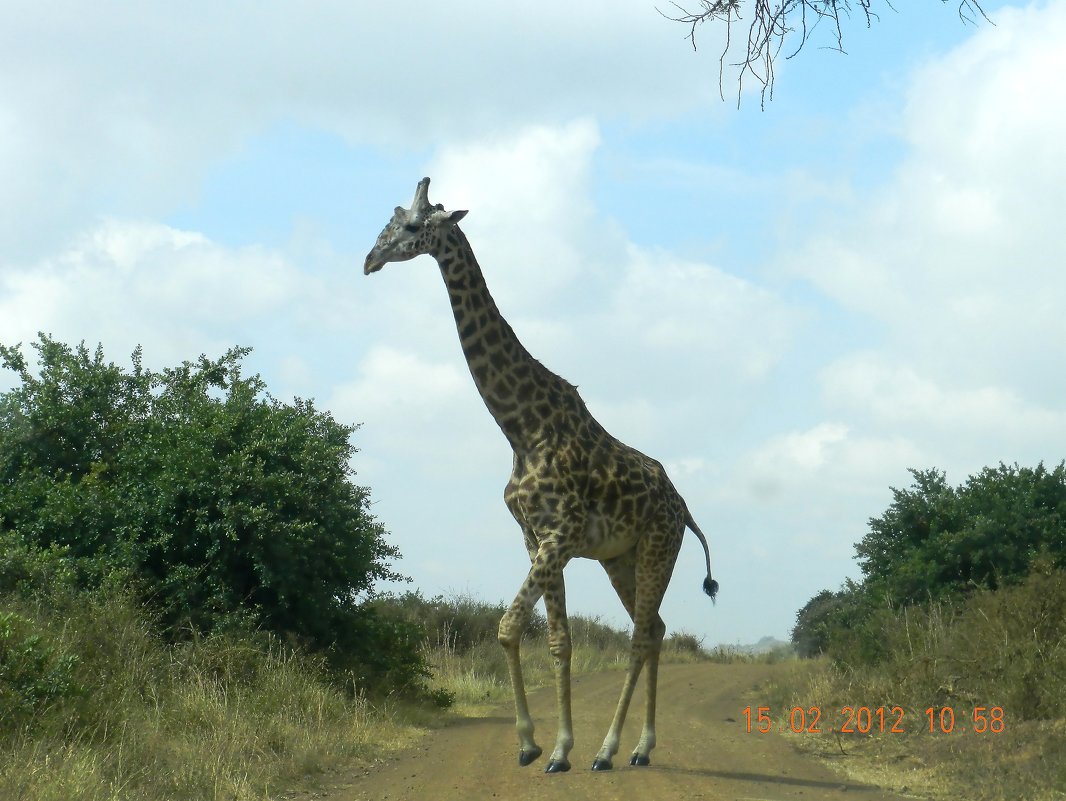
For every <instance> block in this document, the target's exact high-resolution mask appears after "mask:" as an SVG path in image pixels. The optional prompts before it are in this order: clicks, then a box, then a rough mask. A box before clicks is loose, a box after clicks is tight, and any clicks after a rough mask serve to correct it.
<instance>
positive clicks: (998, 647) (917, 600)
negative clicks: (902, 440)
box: [768, 464, 1066, 800]
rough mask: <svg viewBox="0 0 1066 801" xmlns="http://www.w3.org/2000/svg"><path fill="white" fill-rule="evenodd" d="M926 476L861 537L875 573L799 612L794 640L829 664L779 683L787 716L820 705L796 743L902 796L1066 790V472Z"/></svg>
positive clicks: (802, 715)
mask: <svg viewBox="0 0 1066 801" xmlns="http://www.w3.org/2000/svg"><path fill="white" fill-rule="evenodd" d="M913 475H914V484H913V486H912V487H911V488H909V489H907V490H896V491H895V498H894V502H893V503H892V505H891V506H890V507H889V509H888V510H886V512H885V513H884V514H883V515H882V516H880V517H877V518H874V519H873V520H871V521H870V530H869V532H868V534H867V535H866V537H865V538H864V539H863V540H862V541H861V542H860V543H859V544H858V545H857V546H856V550H857V552H858V557H859V564H860V566H861V568H862V571H863V580H862V581H861V582H858V583H855V582H850V583H848V584H846V585H845V586H844V587H843V588H842V589H841V590H839V591H837V592H832V591H823V592H821V593H819V594H818V595H816V596H815V597H814V598H812V599H811V601H810V602H808V604H807V605H806V606H805V607H804V608H803V609H802V610H800V612H799V613H798V615H797V623H796V627H795V629H794V631H793V641H794V643H795V644H796V646H797V648H798V650H799V651H800V652H801V653H802V654H804V655H807V656H812V657H817V658H816V659H813V660H810V661H808V662H806V663H797V664H796V665H794V666H792V667H791V671H790V673H789V675H788V676H784V677H782V679H781V680H779V681H777V682H775V686H774V687H772V688H768V689H769V691H770V693H771V697H772V698H774V699H775V700H774V708H775V710H778V711H780V712H781V713H782V714H781V715H780V718H779V720H778V725H779V726H780V729H781V730H783V731H791V730H792V728H793V726H795V728H799V729H802V728H803V727H804V724H805V723H806V725H807V726H810V725H811V724H812V722H813V717H814V715H813V714H812V712H811V710H812V709H813V710H817V711H819V712H820V713H821V715H822V717H821V721H820V726H819V728H821V729H822V730H823V733H822V734H821V735H815V734H811V733H809V732H802V733H796V734H795V735H794V741H795V742H796V743H797V745H799V746H800V747H802V748H809V749H812V750H815V751H818V752H820V753H821V754H822V755H823V756H824V757H825V758H826V759H827V760H829V761H831V762H833V763H835V764H837V765H839V766H840V767H841V768H842V769H844V770H846V771H848V772H850V773H851V774H852V775H854V776H855V777H857V778H863V779H866V780H868V781H872V782H877V783H879V784H883V785H888V786H895V787H896V788H897V789H899V790H903V789H904V788H906V790H907V791H908V792H911V793H916V794H919V795H925V796H928V797H933V798H943V799H948V798H960V797H966V798H973V799H1015V798H1026V799H1034V800H1035V799H1054V798H1058V799H1061V798H1063V797H1064V796H1066V469H1064V467H1063V465H1061V464H1060V465H1059V466H1058V467H1057V468H1055V469H1053V470H1047V469H1046V468H1044V466H1043V465H1040V466H1038V467H1036V468H1022V467H1018V466H1010V467H1008V466H1005V465H1000V466H999V467H998V468H987V469H985V470H983V471H981V472H980V473H979V474H977V475H975V476H972V477H970V479H969V480H968V481H967V482H965V483H964V484H963V485H961V486H959V487H950V486H949V485H948V484H947V482H946V480H945V477H944V475H943V474H942V473H939V472H937V471H924V472H922V471H915V472H914V474H913ZM844 707H849V708H851V709H852V710H855V711H853V712H849V713H845V714H841V710H842V709H844ZM795 708H798V709H799V710H800V711H799V712H795V713H791V717H792V719H791V720H790V719H789V717H790V714H789V711H790V710H792V709H795ZM861 708H865V709H867V710H870V713H871V714H870V715H867V714H866V713H865V712H864V713H861V715H862V717H861V718H860V717H859V715H860V713H859V711H858V710H860V709H861ZM879 709H881V710H884V711H885V712H884V715H885V717H884V721H885V723H884V726H883V728H884V731H883V732H882V731H881V729H882V724H881V722H880V719H879V717H878V713H877V710H879ZM901 716H902V718H901ZM897 721H898V723H897ZM893 727H895V729H896V731H893ZM842 729H845V731H842ZM846 729H852V730H853V731H852V732H849V731H846ZM901 730H902V732H903V733H899V732H900V731H901ZM977 730H982V731H977Z"/></svg>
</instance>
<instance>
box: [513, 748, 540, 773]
mask: <svg viewBox="0 0 1066 801" xmlns="http://www.w3.org/2000/svg"><path fill="white" fill-rule="evenodd" d="M543 753H544V749H542V748H538V747H537V746H534V747H533V749H532V750H531V751H519V752H518V764H519V765H521V766H522V767H523V768H524V767H525V766H526V765H528V764H530V763H531V762H534V761H535V760H536V759H537V757H539V756H540V755H541V754H543Z"/></svg>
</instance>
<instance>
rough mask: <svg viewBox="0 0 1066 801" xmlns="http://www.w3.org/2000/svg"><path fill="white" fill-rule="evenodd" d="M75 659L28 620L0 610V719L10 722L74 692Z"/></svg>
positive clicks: (75, 690) (28, 716) (76, 688)
mask: <svg viewBox="0 0 1066 801" xmlns="http://www.w3.org/2000/svg"><path fill="white" fill-rule="evenodd" d="M77 663H78V658H77V656H75V655H74V654H70V653H64V652H63V651H62V649H60V648H57V647H56V645H54V644H52V643H50V642H49V641H48V639H47V638H46V637H45V636H44V635H43V634H42V633H41V632H38V631H37V630H36V628H35V626H34V623H33V621H32V620H29V619H28V618H25V617H22V616H21V615H18V614H15V613H13V612H3V611H0V720H2V721H4V722H5V724H6V725H7V726H11V725H12V724H17V723H19V722H22V721H26V720H27V719H28V718H30V717H32V716H33V715H34V714H36V713H39V712H40V711H41V710H42V709H43V708H45V707H47V706H48V705H49V704H50V703H52V702H54V701H56V700H57V699H61V698H65V697H67V696H71V695H76V694H77V693H78V692H80V687H79V686H78V685H77V683H76V682H75V681H74V675H73V674H74V668H75V666H76V665H77Z"/></svg>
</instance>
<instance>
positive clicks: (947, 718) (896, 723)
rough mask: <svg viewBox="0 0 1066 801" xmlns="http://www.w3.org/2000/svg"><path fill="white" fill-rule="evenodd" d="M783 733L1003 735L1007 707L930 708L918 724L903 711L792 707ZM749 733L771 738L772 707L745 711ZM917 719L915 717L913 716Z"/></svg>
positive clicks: (787, 711)
mask: <svg viewBox="0 0 1066 801" xmlns="http://www.w3.org/2000/svg"><path fill="white" fill-rule="evenodd" d="M785 711H786V716H785V717H786V722H785V723H784V724H782V725H783V730H786V731H791V732H793V733H794V734H819V733H821V732H823V731H824V732H840V733H842V734H905V733H907V732H908V731H922V732H926V733H928V734H962V733H972V734H1002V733H1003V730H1004V729H1005V728H1006V725H1007V720H1006V716H1005V715H1004V713H1003V707H999V706H975V707H971V708H967V709H959V710H958V711H956V710H955V709H954V708H953V707H950V706H940V707H933V706H931V707H928V708H927V709H926V710H925V712H924V714H922V715H919V716H918V722H917V723H914V721H913V720H911V719H908V716H907V714H906V712H905V711H904V709H903V707H899V706H892V707H885V706H876V707H869V706H845V707H841V708H840V709H839V710H836V711H835V712H829V713H825V714H823V712H822V709H821V707H817V706H810V707H801V706H794V707H790V708H789V709H787V710H785ZM741 714H742V715H743V716H744V720H745V722H746V725H747V731H748V732H749V733H752V732H755V733H758V734H768V733H769V732H771V731H773V729H774V720H773V717H772V715H771V709H770V707H768V706H756V707H751V706H747V707H744V709H743V710H741ZM911 717H913V715H912V716H911Z"/></svg>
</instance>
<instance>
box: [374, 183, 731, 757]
mask: <svg viewBox="0 0 1066 801" xmlns="http://www.w3.org/2000/svg"><path fill="white" fill-rule="evenodd" d="M465 216H466V211H453V212H448V211H445V210H444V207H443V206H440V205H432V204H430V202H429V178H423V179H422V180H421V181H419V183H418V187H417V189H416V190H415V196H414V200H413V201H412V203H411V208H409V209H405V208H403V207H402V206H398V207H397V208H396V210H395V213H394V214H393V217H392V219H391V220H390V221H389V222H388V224H387V225H386V226H385V228H384V229H383V230H382V232H381V234H380V235H379V236H378V239H377V242H376V243H375V244H374V247H373V249H372V250H371V251H370V253H368V254H367V257H366V261H365V262H364V265H363V271H364V273H366V274H367V275H369V274H370V273H373V272H377V271H378V270H380V269H381V268H382V267H384V266H385V265H386V264H388V263H389V262H398V261H407V260H409V259H412V258H415V257H416V256H420V255H423V254H428V255H430V256H432V257H433V258H434V259H435V260H436V262H437V265H438V267H439V268H440V272H441V276H442V277H443V278H444V284H445V286H446V287H447V290H448V297H449V300H450V301H451V307H452V313H453V315H454V317H455V324H456V329H457V330H458V332H459V342H460V345H461V346H462V349H463V354H464V355H465V357H466V361H467V365H468V366H469V368H470V374H471V376H472V377H473V379H474V384H475V385H476V386H477V389H478V392H479V393H480V394H481V397H482V399H483V400H484V401H485V405H486V406H487V407H488V410H489V413H490V414H491V415H492V416H493V419H495V420H496V423H497V425H499V427H500V429H501V431H503V435H504V436H505V437H506V438H507V441H508V442H509V443H510V445H511V449H512V451H513V452H514V456H513V465H512V470H511V478H510V480H509V481H508V482H507V486H506V488H505V489H504V503H506V504H507V508H508V509H509V510H510V512H511V514H512V515H513V516H514V518H515V520H516V521H517V522H518V525H519V526H520V527H521V529H522V536H523V538H524V541H525V546H526V551H527V553H528V554H529V560H530V568H529V572H528V573H527V574H526V577H525V580H524V581H523V582H522V585H521V587H520V588H519V590H518V593H517V595H516V596H515V599H514V601H513V602H512V603H511V605H510V607H509V608H508V609H507V611H506V613H505V614H504V616H503V619H502V620H501V621H500V629H499V640H500V644H501V645H502V646H503V648H504V651H505V653H506V655H507V665H508V670H509V672H510V675H511V686H512V689H513V690H514V701H515V725H516V729H517V731H518V744H519V752H518V762H519V764H520V765H528V764H530V763H531V762H533V761H534V760H536V759H537V758H538V757H539V756H540V755H541V753H542V749H541V748H540V746H538V745H537V743H536V741H535V740H534V737H533V719H532V717H531V716H530V714H529V706H528V704H527V702H526V692H525V684H524V682H523V677H522V666H521V661H520V659H519V645H520V642H521V639H522V631H523V627H524V624H525V621H526V619H527V618H528V616H529V615H530V613H531V612H532V611H533V607H534V605H535V604H536V603H537V601H539V600H540V599H541V598H543V599H544V606H545V610H546V612H547V621H548V648H549V650H550V651H551V654H552V657H553V659H554V663H555V679H556V693H557V702H558V710H559V725H558V733H557V736H556V742H555V748H554V750H553V751H552V753H551V756H550V758H549V760H548V766H547V772H549V773H557V772H565V771H567V770H569V769H570V761H569V754H570V750H571V748H572V747H573V744H574V735H573V721H572V716H571V708H570V655H571V642H570V627H569V624H568V622H567V617H566V596H565V586H564V584H563V568H564V567H565V566H566V564H567V562H569V561H570V560H571V559H574V558H578V557H583V558H588V559H596V560H597V561H599V562H600V564H602V565H603V568H604V570H606V572H607V576H608V577H609V579H610V581H611V584H612V585H613V587H614V589H615V591H616V592H617V593H618V597H619V599H621V601H622V605H623V606H624V607H625V609H626V612H627V613H628V614H629V617H630V618H631V619H632V621H633V636H632V642H631V645H630V659H629V665H628V670H627V671H626V676H625V680H624V682H623V686H622V693H621V696H620V697H619V699H618V705H617V707H616V709H615V714H614V718H613V720H612V721H611V725H610V728H609V729H608V731H607V736H606V738H605V739H604V742H603V746H602V747H601V748H600V750H599V752H598V753H597V755H596V758H595V760H594V762H593V766H592V767H593V770H608V769H610V768H611V767H612V760H613V757H614V755H615V754H616V753H617V752H618V746H619V741H620V738H621V732H622V725H623V724H624V723H625V718H626V713H627V712H628V710H629V703H630V700H631V699H632V696H633V690H634V688H635V686H636V682H637V679H638V678H639V676H640V673H641V672H642V671H644V672H645V675H646V681H647V704H646V708H645V716H644V728H643V729H642V731H641V735H640V739H639V740H638V742H637V745H636V748H634V750H633V754H632V757H631V759H630V764H631V765H648V764H650V757H649V755H650V753H651V750H652V749H653V748H654V747H655V704H656V685H657V680H658V668H659V653H660V650H661V647H662V642H663V637H664V635H665V633H666V626H665V624H664V623H663V621H662V618H660V617H659V606H660V604H661V603H662V599H663V594H664V593H665V592H666V587H667V584H669V582H670V577H671V575H672V574H673V569H674V563H675V562H676V560H677V554H678V551H679V550H680V548H681V541H682V539H683V538H684V533H685V529H686V528H688V529H691V530H692V532H693V533H694V534H695V535H696V537H697V538H698V539H699V541H700V543H701V544H702V545H703V552H704V555H705V557H706V562H707V577H706V579H704V582H703V589H704V592H706V593H707V594H708V595H709V596H710V597H711V599H712V600H713V599H714V597H715V594H716V593H717V592H718V582H717V581H715V580H714V579H713V578H712V577H711V554H710V549H709V548H708V546H707V539H706V537H704V535H703V532H701V531H700V529H699V527H698V526H697V525H696V523H695V521H694V520H693V519H692V515H691V514H690V513H689V510H688V507H687V506H686V505H685V501H684V500H683V499H682V497H681V495H680V494H679V493H678V491H677V490H676V489H675V488H674V485H673V484H672V483H671V481H670V479H669V478H668V477H667V475H666V471H665V470H664V469H663V466H662V465H661V464H660V463H659V462H657V461H655V460H654V459H651V458H649V457H647V456H645V455H644V454H643V453H641V452H640V451H638V450H636V449H635V448H631V447H630V446H628V445H626V444H624V443H622V442H620V441H619V440H617V439H615V438H614V437H613V436H611V435H610V434H609V433H607V431H606V430H605V429H604V428H603V426H601V425H600V424H599V422H598V421H597V420H596V419H595V418H594V417H593V416H592V414H591V413H590V412H589V410H588V409H587V408H586V406H585V402H584V401H583V400H582V399H581V396H580V395H578V392H577V388H576V387H574V386H572V385H571V384H569V383H568V382H566V381H565V380H563V379H562V378H560V377H559V376H557V375H555V373H553V372H551V371H550V370H548V369H547V368H546V367H544V365H542V364H541V363H540V362H538V361H537V360H536V359H534V358H533V357H532V356H531V355H530V354H529V352H528V351H527V350H526V349H525V348H524V347H523V346H522V343H521V342H519V341H518V337H517V336H515V333H514V331H513V330H512V329H511V326H510V325H508V323H507V321H506V320H505V319H504V318H503V316H502V315H501V314H500V311H499V309H498V308H497V307H496V303H495V301H494V300H493V299H492V295H490V294H489V290H488V287H487V286H486V284H485V277H484V275H483V274H482V272H481V267H480V266H479V265H478V263H477V259H475V258H474V252H473V250H472V249H471V247H470V243H469V242H468V241H467V239H466V236H465V235H464V234H463V232H462V231H461V230H460V229H459V227H458V225H457V223H458V222H459V221H460V220H461V219H462V218H463V217H465Z"/></svg>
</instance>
